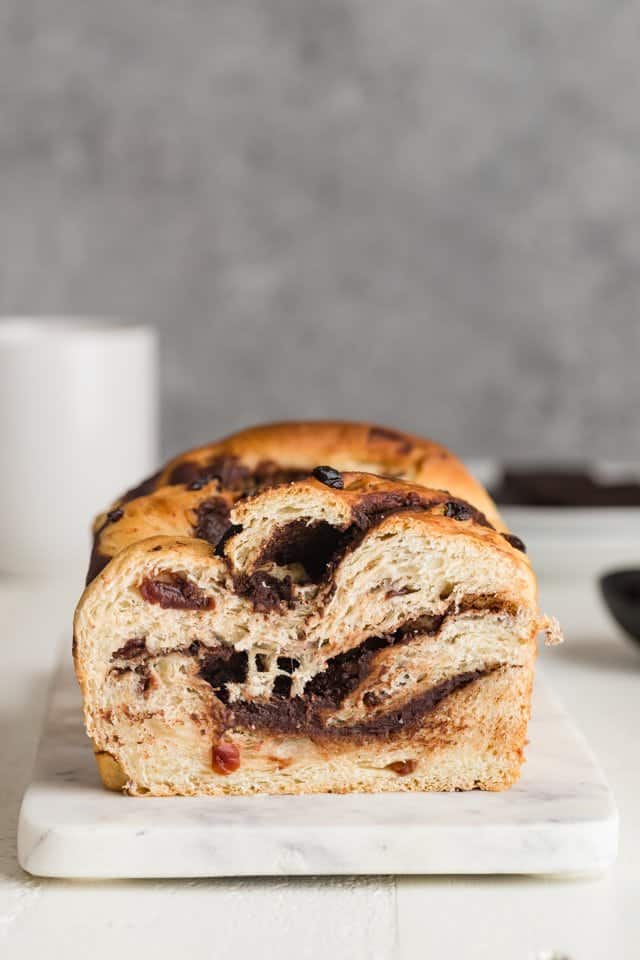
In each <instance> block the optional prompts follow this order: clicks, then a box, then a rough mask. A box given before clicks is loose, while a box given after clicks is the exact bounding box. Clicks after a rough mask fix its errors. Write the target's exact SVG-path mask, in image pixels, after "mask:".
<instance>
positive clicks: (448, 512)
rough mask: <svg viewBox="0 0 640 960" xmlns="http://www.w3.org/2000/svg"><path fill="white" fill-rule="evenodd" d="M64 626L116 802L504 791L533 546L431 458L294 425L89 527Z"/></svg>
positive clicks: (132, 496) (238, 441)
mask: <svg viewBox="0 0 640 960" xmlns="http://www.w3.org/2000/svg"><path fill="white" fill-rule="evenodd" d="M94 537H95V539H94V548H93V554H92V558H91V566H90V571H89V577H88V585H87V588H86V590H85V592H84V593H83V595H82V597H81V599H80V602H79V604H78V607H77V610H76V616H75V622H74V660H75V665H76V672H77V676H78V679H79V682H80V686H81V689H82V694H83V698H84V710H85V722H86V727H87V731H88V733H89V736H90V737H91V738H92V740H93V742H94V746H95V751H96V756H97V760H98V765H99V769H100V772H101V775H102V778H103V781H104V783H105V785H106V786H108V787H111V788H115V789H124V790H126V791H127V792H129V793H131V794H135V795H145V794H146V795H153V796H170V795H176V794H180V795H207V794H212V795H215V794H251V793H311V792H348V791H373V792H380V791H397V790H469V789H473V788H481V789H486V790H501V789H504V788H506V787H508V786H509V785H510V784H512V783H513V782H514V781H515V780H516V779H517V777H518V774H519V770H520V766H521V763H522V760H523V749H524V745H525V740H526V730H527V722H528V718H529V712H530V703H531V688H532V681H533V670H534V662H535V657H536V638H537V635H538V634H539V632H540V631H541V630H543V631H545V632H546V634H547V638H548V640H550V641H551V642H554V641H556V640H557V639H558V638H559V630H558V627H557V624H556V623H555V621H553V620H550V619H549V618H546V617H542V616H541V615H540V613H539V611H538V607H537V599H536V584H535V579H534V576H533V573H532V571H531V567H530V565H529V562H528V560H527V557H526V554H525V552H524V545H523V544H522V543H521V542H520V541H519V540H518V538H517V537H514V536H512V535H511V534H509V533H508V531H507V530H506V529H505V528H504V525H503V524H502V523H501V520H500V517H499V515H498V513H497V511H496V508H495V506H494V504H493V503H492V502H491V500H490V498H489V497H488V495H487V493H486V492H485V491H484V489H483V488H482V487H481V486H479V485H478V484H477V483H476V482H475V481H474V480H473V479H472V478H471V477H470V475H469V474H468V473H467V472H466V470H465V469H464V467H463V466H462V465H461V464H460V463H459V462H458V461H457V460H456V459H455V458H454V457H453V456H452V455H451V454H449V453H448V452H447V451H446V450H444V449H443V448H442V447H440V446H438V445H436V444H433V443H431V442H429V441H426V440H422V439H420V438H417V437H413V436H407V435H405V434H401V433H398V432H396V431H392V430H387V429H384V428H381V427H376V426H369V425H362V424H345V423H290V424H277V425H273V426H268V427H260V428H255V429H253V430H248V431H244V432H243V433H240V434H236V435H235V436H232V437H230V438H228V439H227V440H224V441H221V442H220V443H217V444H214V445H211V446H209V447H202V448H200V449H198V450H194V451H190V452H189V453H186V454H184V455H182V456H180V457H178V458H177V459H175V460H173V461H171V462H170V463H169V464H168V465H167V466H166V467H165V468H164V469H163V470H161V471H160V472H159V473H158V474H156V475H155V476H154V477H152V478H150V479H149V480H147V481H145V482H144V483H143V484H141V485H140V486H139V487H138V488H136V489H135V490H132V491H130V492H129V493H128V494H126V495H125V496H124V497H122V498H121V499H120V500H119V501H117V502H116V503H114V504H113V506H112V507H111V508H110V509H109V510H108V511H107V512H106V513H104V514H102V515H100V516H99V517H98V518H97V520H96V523H95V527H94Z"/></svg>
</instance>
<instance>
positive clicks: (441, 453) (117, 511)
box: [87, 421, 506, 582]
mask: <svg viewBox="0 0 640 960" xmlns="http://www.w3.org/2000/svg"><path fill="white" fill-rule="evenodd" d="M325 464H330V465H331V467H333V468H335V469H336V470H338V471H345V470H346V471H357V472H361V473H370V474H379V475H382V476H383V477H387V478H389V479H390V480H406V481H411V482H412V483H414V484H418V485H420V486H422V487H428V488H430V489H431V490H433V491H440V492H443V491H444V492H445V493H447V494H450V495H451V497H453V498H454V499H457V500H460V501H466V503H467V504H469V505H470V506H471V507H473V508H475V511H476V513H477V514H478V515H482V517H483V518H484V520H486V522H487V523H488V524H489V525H490V526H492V527H495V528H496V529H497V530H499V531H503V532H504V531H506V528H505V526H504V524H503V523H502V520H501V518H500V515H499V513H498V511H497V509H496V507H495V504H494V503H493V501H492V500H491V498H490V497H489V495H488V494H487V492H486V491H485V490H484V488H483V487H482V486H481V485H480V484H479V483H478V482H477V481H476V480H474V479H473V477H472V476H471V475H470V474H469V473H468V471H467V470H466V468H465V467H464V466H463V464H462V463H461V462H460V461H459V460H457V459H456V457H454V456H453V454H451V453H450V452H449V451H448V450H446V449H445V448H444V447H442V446H440V445H439V444H437V443H433V442H432V441H431V440H426V439H423V438H421V437H417V436H413V435H411V434H405V433H401V432H399V431H397V430H391V429H388V428H386V427H381V426H377V425H375V424H368V423H347V422H342V421H307V422H289V423H275V424H267V425H263V426H258V427H252V428H249V429H247V430H243V431H241V432H240V433H235V434H232V435H231V436H229V437H227V438H225V439H223V440H221V441H219V442H217V443H213V444H209V445H207V446H202V447H197V448H195V449H193V450H189V451H187V452H186V453H183V454H180V455H179V456H177V457H174V458H173V459H172V460H170V461H169V462H168V463H167V464H166V466H164V467H163V468H162V469H161V470H160V471H159V472H158V473H156V474H154V475H153V476H152V477H149V478H148V479H146V480H144V481H143V482H142V483H141V484H139V485H138V486H137V487H134V488H133V489H132V490H129V491H128V492H127V493H126V494H124V495H123V496H122V497H121V498H119V500H117V501H116V502H115V503H114V504H113V505H112V507H111V508H110V509H109V510H108V511H106V512H104V513H102V514H100V515H99V516H98V517H97V518H96V520H95V523H94V527H93V532H94V547H93V552H92V556H91V563H90V567H89V571H88V575H87V582H90V581H91V580H92V579H93V578H94V577H95V576H96V575H97V574H98V573H99V572H100V570H102V569H103V568H104V566H106V564H107V563H108V562H109V561H110V559H111V558H112V557H113V556H115V555H116V554H117V553H118V552H119V551H120V550H122V549H123V548H124V547H126V546H128V545H129V544H130V543H134V542H136V541H137V540H142V539H145V538H147V537H151V536H155V535H167V536H190V537H196V538H198V539H203V540H206V541H207V542H209V543H210V544H212V545H214V546H216V545H217V544H218V542H219V541H220V539H221V538H222V537H223V536H224V534H225V532H226V531H227V530H228V528H229V526H230V524H231V519H230V511H231V509H232V508H233V506H234V504H235V503H236V502H237V501H238V500H241V499H243V498H245V497H246V496H247V495H248V494H253V493H255V492H257V491H258V490H261V489H264V488H267V487H272V486H276V485H278V484H281V483H287V482H291V481H296V480H301V479H303V478H305V477H308V476H309V474H310V473H311V472H312V471H313V470H314V469H315V468H316V467H318V465H325ZM381 489H382V488H381ZM444 499H445V500H446V497H445V498H444Z"/></svg>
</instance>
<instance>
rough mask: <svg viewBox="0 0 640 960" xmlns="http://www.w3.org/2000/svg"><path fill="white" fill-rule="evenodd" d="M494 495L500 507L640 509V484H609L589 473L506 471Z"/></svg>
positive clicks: (510, 468)
mask: <svg viewBox="0 0 640 960" xmlns="http://www.w3.org/2000/svg"><path fill="white" fill-rule="evenodd" d="M491 494H492V496H493V499H494V500H495V501H496V503H497V504H498V506H519V507H640V482H638V481H637V480H627V481H625V482H620V481H613V482H611V483H608V482H606V480H604V479H596V478H594V477H593V475H592V474H590V473H589V471H588V470H586V469H575V468H574V469H553V468H548V469H547V468H542V469H541V468H526V467H522V468H514V467H505V468H504V472H503V474H502V478H501V480H500V481H499V483H498V486H497V487H495V488H494V489H493V490H492V491H491Z"/></svg>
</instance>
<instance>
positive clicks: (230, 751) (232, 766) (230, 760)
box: [213, 740, 240, 776]
mask: <svg viewBox="0 0 640 960" xmlns="http://www.w3.org/2000/svg"><path fill="white" fill-rule="evenodd" d="M239 766H240V750H239V749H238V747H237V746H236V745H235V743H231V741H230V740H221V741H220V742H219V743H217V744H216V745H215V747H214V748H213V769H214V770H215V771H216V773H222V774H224V775H225V776H227V774H229V773H233V772H234V770H237V769H238V767H239Z"/></svg>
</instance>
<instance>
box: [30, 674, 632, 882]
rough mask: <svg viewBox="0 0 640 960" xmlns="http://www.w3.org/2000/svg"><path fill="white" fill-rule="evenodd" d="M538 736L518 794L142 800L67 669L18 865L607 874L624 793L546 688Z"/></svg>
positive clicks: (211, 871)
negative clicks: (612, 787)
mask: <svg viewBox="0 0 640 960" xmlns="http://www.w3.org/2000/svg"><path fill="white" fill-rule="evenodd" d="M530 740H531V743H530V746H529V748H528V752H527V762H526V765H525V768H524V773H523V776H522V778H521V780H520V781H519V782H518V784H516V786H514V787H513V788H512V789H511V790H510V791H507V792H505V793H497V794H491V793H482V792H478V791H474V792H470V793H454V794H404V795H401V794H397V795H391V794H387V795H351V796H328V795H321V796H310V797H246V798H244V797H229V798H171V799H159V798H150V799H144V798H130V797H124V796H122V795H120V794H114V793H109V792H107V791H105V790H103V789H102V787H101V785H100V781H99V777H98V774H97V771H96V768H95V764H94V761H93V756H92V753H91V749H90V746H89V743H88V740H87V739H86V737H85V736H84V732H83V730H82V727H81V723H80V704H79V694H78V691H77V690H76V687H75V683H74V680H73V678H72V677H71V675H70V671H69V670H68V668H67V667H66V666H65V667H64V668H63V669H62V670H61V671H60V673H59V675H58V678H57V682H56V685H55V687H54V691H53V697H52V702H51V708H50V711H49V716H48V720H47V722H46V724H45V731H44V735H43V739H42V742H41V745H40V749H39V753H38V760H37V764H36V770H35V773H34V779H33V781H32V783H31V785H30V786H29V787H28V789H27V792H26V794H25V797H24V800H23V804H22V809H21V813H20V823H19V831H18V852H19V859H20V863H21V865H22V866H23V867H24V869H25V870H27V871H29V872H31V873H34V874H36V875H39V876H54V877H96V878H97V877H100V878H113V877H180V876H189V877H198V876H284V875H307V874H325V875H329V874H430V873H432V874H433V873H435V874H442V873H448V874H455V873H459V874H487V873H530V874H535V873H544V874H567V873H588V872H594V871H598V870H602V869H603V868H605V867H606V866H607V865H608V864H610V863H611V862H612V860H613V858H614V857H615V852H616V844H617V814H616V811H615V806H614V803H613V798H612V796H611V793H610V791H609V788H608V786H607V784H606V782H605V780H604V778H603V775H602V773H601V772H600V770H599V769H598V767H597V766H596V763H595V761H594V759H593V757H592V755H591V753H590V751H589V750H588V748H587V746H586V744H585V742H584V741H583V739H582V737H581V736H580V735H579V734H578V733H577V731H576V730H575V729H574V727H573V726H572V724H571V723H570V721H569V719H568V717H567V715H566V714H565V713H564V712H563V711H562V710H561V709H560V708H559V707H558V705H557V704H556V703H555V702H554V701H553V699H552V698H551V697H550V696H549V694H548V692H547V691H546V690H545V688H544V685H543V684H541V683H540V681H538V683H537V690H536V695H535V707H534V714H533V719H532V722H531V728H530Z"/></svg>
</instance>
